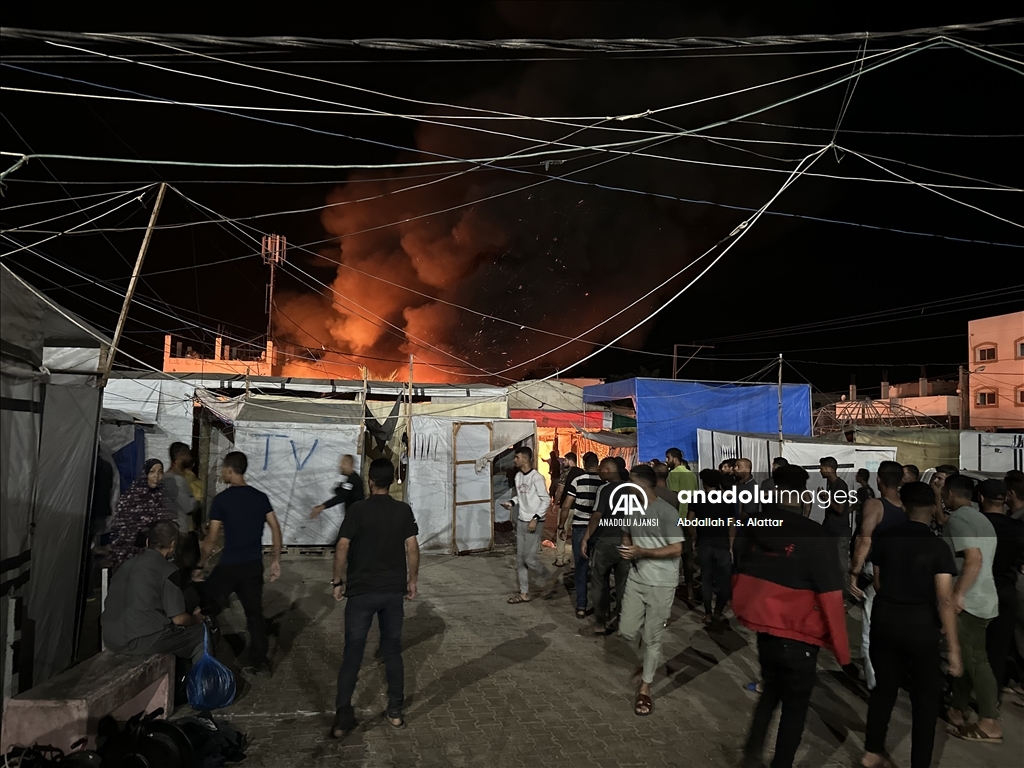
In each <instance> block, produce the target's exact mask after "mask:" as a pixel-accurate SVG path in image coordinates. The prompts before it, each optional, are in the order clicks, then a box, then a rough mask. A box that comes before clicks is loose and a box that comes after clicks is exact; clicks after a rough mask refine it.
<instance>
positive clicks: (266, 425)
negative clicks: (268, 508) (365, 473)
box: [207, 421, 359, 546]
mask: <svg viewBox="0 0 1024 768" xmlns="http://www.w3.org/2000/svg"><path fill="white" fill-rule="evenodd" d="M219 434H220V433H218V432H217V431H216V430H215V431H214V433H213V435H214V436H216V435H219ZM234 436H235V442H234V444H233V445H232V444H230V443H229V442H228V441H227V440H226V439H220V438H217V437H214V439H212V440H211V443H210V471H211V479H212V478H213V477H216V476H217V473H218V471H219V467H220V462H221V460H222V459H223V458H224V456H225V455H226V454H227V453H228V452H229V451H241V452H242V453H244V454H245V455H246V458H248V460H249V469H248V471H247V472H246V473H245V481H246V482H247V483H248V484H249V485H251V486H253V487H254V488H257V489H259V490H261V491H263V492H264V493H265V494H267V496H269V497H270V502H271V504H272V505H273V507H274V513H275V514H276V516H277V519H278V521H279V522H280V523H281V532H282V535H283V538H284V543H285V545H288V546H330V545H332V544H334V542H335V540H336V539H337V536H338V530H339V529H340V528H341V521H342V518H343V515H344V505H338V506H337V507H333V508H331V509H328V510H325V511H324V512H323V513H322V514H321V515H320V516H319V517H318V518H317V519H316V520H310V519H309V515H310V512H311V510H312V509H313V507H315V506H316V505H317V504H322V503H323V502H324V501H326V500H327V499H329V498H330V497H331V496H333V495H334V486H335V485H337V483H338V463H339V461H340V460H341V457H342V456H344V455H345V454H346V453H348V454H352V455H353V456H356V457H358V455H359V451H357V450H356V444H357V442H358V439H359V425H358V424H295V423H289V422H272V421H237V422H235V430H234ZM221 437H223V436H221ZM356 461H357V464H358V458H357V460H356ZM357 469H358V466H357ZM207 487H208V488H209V487H214V488H215V490H216V492H218V493H219V492H220V491H222V490H224V487H225V486H224V485H222V484H220V482H219V480H218V482H217V483H216V485H215V486H213V485H210V486H207ZM263 543H264V544H266V545H269V544H271V543H272V542H271V535H270V530H269V529H265V530H264V541H263Z"/></svg>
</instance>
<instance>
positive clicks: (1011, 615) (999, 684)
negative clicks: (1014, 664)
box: [985, 584, 1017, 691]
mask: <svg viewBox="0 0 1024 768" xmlns="http://www.w3.org/2000/svg"><path fill="white" fill-rule="evenodd" d="M996 589H997V592H998V594H999V615H998V616H997V617H996V618H994V619H992V623H991V624H989V625H988V629H987V630H985V649H986V652H987V653H988V663H989V666H990V667H991V668H992V675H993V676H994V677H995V679H996V690H999V691H1001V690H1002V688H1003V686H1004V685H1006V683H1007V662H1008V660H1009V657H1010V647H1011V646H1012V645H1013V624H1014V621H1015V619H1016V615H1015V614H1016V608H1017V588H1016V585H1014V584H1007V585H1005V586H1001V587H997V588H996Z"/></svg>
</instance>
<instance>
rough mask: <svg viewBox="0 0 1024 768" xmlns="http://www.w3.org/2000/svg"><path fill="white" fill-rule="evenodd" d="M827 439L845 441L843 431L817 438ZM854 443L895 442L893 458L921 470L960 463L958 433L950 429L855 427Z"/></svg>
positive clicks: (838, 441) (887, 443)
mask: <svg viewBox="0 0 1024 768" xmlns="http://www.w3.org/2000/svg"><path fill="white" fill-rule="evenodd" d="M818 439H819V440H822V442H827V443H839V444H843V443H848V442H849V441H848V440H847V439H846V432H833V433H831V434H828V435H825V436H822V437H821V438H818ZM853 440H854V442H855V443H856V444H857V445H894V446H896V451H897V453H896V461H898V462H899V463H900V464H913V465H914V466H916V467H917V468H919V469H920V470H922V471H924V470H925V469H929V468H931V467H938V466H940V465H942V464H952V465H953V466H959V464H960V433H959V432H958V431H957V430H952V429H914V428H911V427H855V428H854V437H853Z"/></svg>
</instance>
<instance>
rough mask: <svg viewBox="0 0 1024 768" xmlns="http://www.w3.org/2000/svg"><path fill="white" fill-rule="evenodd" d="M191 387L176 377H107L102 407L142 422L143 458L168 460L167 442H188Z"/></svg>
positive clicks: (190, 421) (169, 445) (192, 393)
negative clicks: (145, 425)
mask: <svg viewBox="0 0 1024 768" xmlns="http://www.w3.org/2000/svg"><path fill="white" fill-rule="evenodd" d="M194 396H195V386H194V385H193V384H192V383H190V382H187V381H181V380H177V379H110V380H109V381H108V382H107V385H106V387H104V391H103V406H104V408H106V409H109V410H117V411H123V412H124V413H127V414H131V415H132V416H134V417H136V418H138V419H139V420H140V421H143V422H146V424H147V425H148V426H147V428H146V432H147V435H146V437H147V440H146V456H145V459H160V460H161V461H163V462H165V463H166V462H167V461H169V455H168V452H169V449H170V447H171V443H176V442H182V443H186V444H188V445H191V444H192V424H193V420H194V416H193V400H194Z"/></svg>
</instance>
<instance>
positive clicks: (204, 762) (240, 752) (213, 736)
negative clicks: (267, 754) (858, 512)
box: [174, 717, 248, 768]
mask: <svg viewBox="0 0 1024 768" xmlns="http://www.w3.org/2000/svg"><path fill="white" fill-rule="evenodd" d="M174 724H175V725H177V726H178V727H179V728H181V730H182V731H183V732H184V733H185V735H186V736H187V737H188V740H189V742H190V743H191V744H192V756H193V764H194V765H195V766H197V767H198V766H202V768H221V767H222V766H224V765H225V764H227V763H238V762H241V761H242V760H245V748H246V745H247V742H248V740H247V739H246V737H245V734H244V733H242V732H241V731H239V730H237V729H236V728H234V727H232V726H231V725H229V724H228V723H225V722H216V721H214V720H213V719H212V718H204V717H183V718H181V719H180V720H175V721H174Z"/></svg>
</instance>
